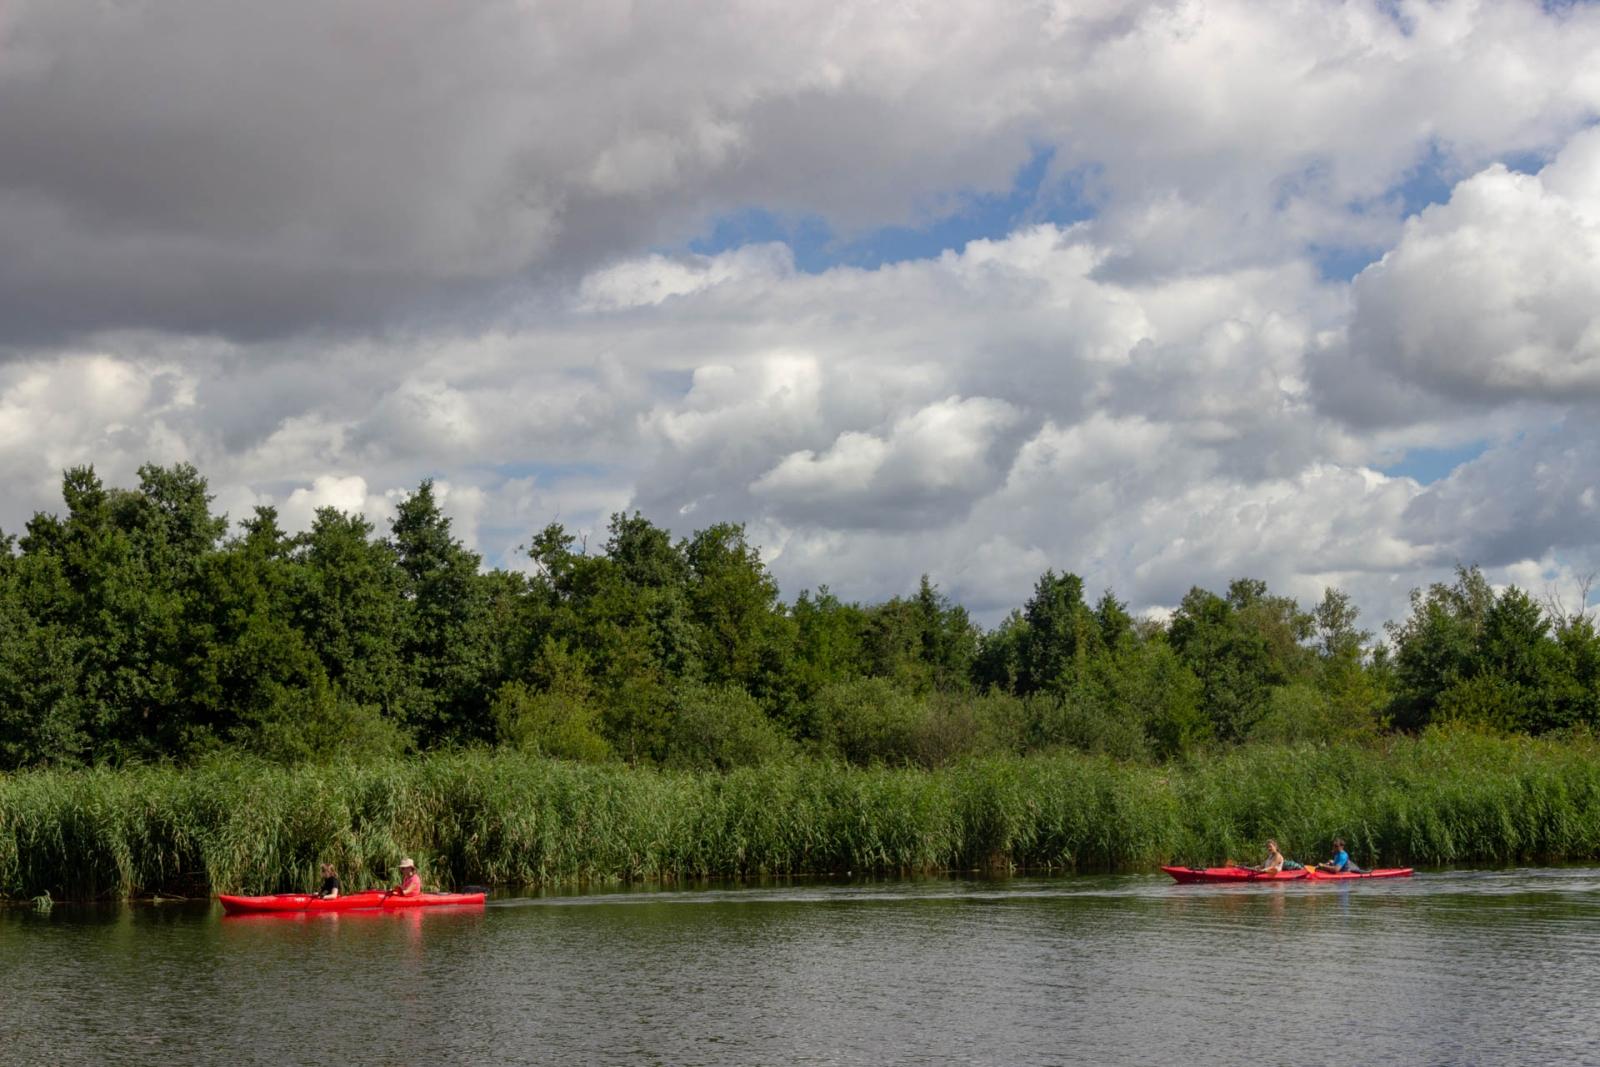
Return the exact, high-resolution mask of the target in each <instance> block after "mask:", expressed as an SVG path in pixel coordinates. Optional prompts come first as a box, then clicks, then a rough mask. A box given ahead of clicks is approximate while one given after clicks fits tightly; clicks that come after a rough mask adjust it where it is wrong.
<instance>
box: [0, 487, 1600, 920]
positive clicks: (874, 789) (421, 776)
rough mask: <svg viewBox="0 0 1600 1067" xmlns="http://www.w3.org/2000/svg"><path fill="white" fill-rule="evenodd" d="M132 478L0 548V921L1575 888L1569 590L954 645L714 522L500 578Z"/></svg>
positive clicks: (1031, 600)
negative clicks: (1048, 892)
mask: <svg viewBox="0 0 1600 1067" xmlns="http://www.w3.org/2000/svg"><path fill="white" fill-rule="evenodd" d="M138 473H139V478H138V485H137V487H135V488H117V487H109V486H107V485H105V484H104V483H103V482H102V481H101V479H100V477H99V476H98V475H97V474H96V473H95V471H94V469H93V468H92V467H76V468H73V469H71V470H68V471H66V472H65V473H64V475H63V478H62V500H63V503H64V505H65V507H64V509H63V511H62V512H61V513H60V514H51V513H45V512H39V513H36V514H35V515H34V516H33V517H32V518H31V519H30V520H29V521H28V522H27V524H26V528H25V530H24V532H23V533H22V534H21V535H20V536H15V535H12V534H8V533H5V532H0V897H6V898H33V897H38V898H43V897H44V894H46V893H48V894H49V899H52V900H53V899H91V898H101V897H121V898H127V897H129V896H133V895H137V894H149V893H173V894H180V895H200V894H210V893H212V892H215V891H219V890H221V891H230V890H243V891H249V892H261V891H267V890H275V889H298V888H304V887H305V886H308V885H311V884H313V877H312V875H313V871H314V867H315V865H316V863H318V862H319V861H322V860H327V861H331V862H333V863H336V864H338V866H339V868H340V872H341V874H342V876H343V877H344V878H345V879H346V881H347V884H350V885H352V886H360V885H370V884H374V883H376V882H379V881H381V880H383V879H384V878H385V877H386V876H387V875H388V874H389V873H390V872H389V870H388V866H387V865H390V864H393V863H394V862H396V861H397V860H398V859H399V858H400V857H401V856H403V855H413V856H416V857H417V858H418V859H419V860H420V861H422V862H423V864H424V873H425V874H426V875H427V877H428V878H429V880H430V881H431V882H433V883H434V884H441V885H461V884H466V883H489V884H493V885H503V886H514V885H537V884H560V883H571V882H579V881H586V880H589V881H624V882H626V881H638V880H646V879H692V878H700V877H729V876H732V877H739V876H745V875H761V874H770V875H790V874H835V873H844V872H855V873H857V874H867V873H885V872H921V871H929V872H932V871H951V870H974V869H998V870H1007V869H1037V870H1137V869H1143V868H1148V867H1153V866H1155V865H1157V864H1159V863H1162V862H1170V861H1177V862H1184V863H1212V862H1217V861H1221V860H1225V859H1239V860H1244V859H1252V858H1255V857H1256V856H1257V854H1258V850H1259V848H1260V845H1261V842H1262V840H1264V838H1265V837H1267V836H1269V835H1270V836H1274V837H1276V838H1277V839H1278V840H1279V841H1280V842H1281V843H1282V844H1283V845H1284V846H1285V847H1286V848H1287V849H1288V850H1289V851H1288V854H1289V855H1291V856H1293V857H1295V858H1301V859H1309V858H1312V857H1313V856H1315V855H1316V854H1318V853H1321V852H1322V851H1323V850H1324V849H1325V848H1326V846H1327V844H1328V842H1329V841H1330V840H1331V838H1332V837H1333V836H1334V835H1336V834H1337V835H1340V836H1343V837H1344V838H1345V840H1346V841H1348V842H1349V843H1350V844H1351V846H1352V852H1353V854H1354V855H1355V856H1356V858H1357V860H1358V862H1361V863H1363V864H1364V865H1375V864H1379V863H1385V864H1387V863H1399V864H1403V865H1422V866H1435V865H1448V864H1456V863H1476V862H1490V863H1504V862H1510V861H1513V860H1519V859H1527V858H1540V859H1592V858H1594V857H1595V856H1597V855H1600V802H1597V801H1600V784H1597V783H1600V770H1597V769H1596V768H1597V767H1600V759H1596V755H1597V746H1596V742H1595V740H1594V738H1595V732H1596V731H1597V730H1600V631H1597V629H1596V626H1595V620H1594V617H1593V612H1592V611H1591V609H1590V608H1589V606H1588V604H1589V591H1590V590H1589V587H1588V586H1587V584H1583V583H1580V587H1579V588H1578V589H1577V590H1576V592H1577V597H1576V599H1575V600H1573V601H1572V606H1571V607H1569V606H1567V605H1566V604H1564V603H1563V602H1562V600H1561V599H1560V596H1559V595H1558V594H1557V593H1555V592H1553V591H1552V592H1550V593H1548V594H1547V595H1546V597H1545V599H1544V600H1543V601H1542V602H1541V601H1537V600H1535V599H1534V598H1533V597H1531V596H1530V595H1529V594H1527V593H1525V592H1523V591H1522V590H1519V589H1517V588H1515V587H1509V588H1505V589H1496V588H1494V587H1492V586H1491V585H1490V584H1489V582H1488V581H1487V580H1486V579H1485V577H1484V575H1483V574H1482V573H1481V572H1480V571H1479V570H1478V569H1477V568H1476V567H1465V566H1464V567H1460V568H1458V569H1457V572H1456V574H1455V577H1454V581H1453V582H1449V583H1438V584H1435V585H1432V586H1430V587H1429V588H1427V589H1426V590H1423V589H1417V590H1413V591H1412V594H1411V604H1410V613H1409V616H1408V617H1407V618H1406V619H1405V620H1403V621H1401V622H1397V623H1394V624H1390V625H1388V626H1386V627H1385V634H1384V638H1383V639H1381V640H1375V639H1374V635H1373V634H1372V633H1370V632H1368V631H1366V630H1362V629H1360V628H1359V627H1358V626H1357V619H1358V616H1359V611H1358V609H1357V607H1356V605H1355V604H1354V603H1353V602H1352V600H1351V599H1350V597H1349V596H1348V595H1347V594H1345V593H1344V592H1341V591H1340V590H1338V589H1335V588H1326V589H1323V590H1321V593H1322V596H1321V600H1320V601H1318V602H1316V603H1315V605H1314V606H1311V607H1309V608H1307V607H1305V606H1302V604H1301V603H1300V602H1299V601H1297V600H1296V599H1294V598H1293V597H1291V596H1286V595H1283V593H1282V592H1275V591H1272V590H1269V588H1268V586H1267V583H1266V582H1265V581H1262V580H1260V579H1255V578H1244V577H1241V578H1236V579H1234V580H1233V581H1231V582H1230V583H1229V584H1228V585H1227V587H1226V589H1225V590H1224V591H1222V592H1213V591H1211V590H1208V589H1204V588H1201V587H1199V586H1194V587H1192V588H1190V589H1189V590H1188V592H1187V593H1184V594H1182V595H1181V597H1180V595H1179V589H1181V586H1174V587H1171V588H1167V589H1165V591H1162V590H1156V591H1154V592H1152V593H1151V594H1150V595H1155V596H1162V597H1169V598H1170V599H1173V600H1176V601H1177V603H1176V607H1175V608H1174V609H1173V610H1172V611H1171V612H1170V613H1160V614H1152V615H1150V616H1148V617H1144V618H1138V617H1135V615H1134V614H1133V613H1131V612H1130V611H1129V610H1128V606H1127V604H1125V603H1124V602H1122V601H1120V600H1118V599H1117V597H1116V596H1115V595H1114V593H1113V592H1112V591H1111V590H1105V591H1104V592H1103V593H1101V595H1100V596H1099V597H1098V599H1094V598H1092V596H1091V595H1090V591H1089V590H1087V589H1086V588H1085V584H1084V581H1083V579H1082V578H1080V577H1079V576H1077V575H1075V574H1071V573H1068V572H1065V571H1061V572H1058V571H1056V570H1054V569H1050V570H1046V571H1045V572H1044V573H1043V574H1042V575H1040V576H1039V578H1038V581H1037V582H1036V583H1035V584H1034V587H1033V589H1032V593H1031V595H1030V596H1029V597H1028V599H1027V600H1026V602H1025V603H1024V604H1022V605H1021V606H1020V607H1019V608H1017V609H1015V610H1013V611H1011V612H1010V614H1009V615H1007V616H1006V617H1005V618H1004V619H1002V620H1001V621H1000V622H999V623H998V624H996V625H995V626H994V627H993V628H992V629H985V628H983V627H980V626H979V625H977V624H976V623H975V622H973V620H972V618H971V617H970V616H969V615H968V613H967V610H966V608H965V607H963V606H962V605H961V604H958V603H956V602H954V601H952V600H951V599H950V597H948V596H947V595H945V594H944V593H943V592H941V591H940V590H939V587H938V586H937V585H936V584H935V583H934V582H933V581H931V580H930V579H929V577H928V576H926V575H924V576H923V577H922V579H921V582H920V584H919V585H918V587H917V588H916V590H915V592H910V593H908V594H907V595H902V596H894V597H891V598H890V599H888V600H885V601H882V602H879V603H859V602H850V601H844V600H841V599H840V598H839V597H837V596H836V595H834V594H833V593H831V592H829V590H828V589H827V587H826V586H820V587H819V588H817V589H815V590H802V591H801V592H800V593H799V594H798V595H797V596H795V597H794V598H793V599H792V600H785V599H783V598H782V597H781V596H780V594H779V589H778V585H777V582H776V580H775V579H774V578H773V576H772V574H771V573H770V571H769V570H768V569H767V566H766V564H765V563H764V561H763V560H762V558H761V553H760V551H759V550H758V548H757V547H756V546H755V545H753V544H751V543H750V541H749V540H748V539H747V537H746V533H745V530H744V528H743V527H742V526H740V525H738V524H735V523H725V522H724V523H714V524H713V525H710V526H708V527H706V528H704V529H701V530H696V531H694V532H693V533H692V534H691V535H690V536H688V537H684V538H681V539H674V537H673V535H672V533H671V532H670V531H668V530H666V529H663V528H662V527H659V526H657V525H655V524H654V523H652V522H651V521H650V520H649V519H647V518H645V517H644V516H642V515H640V514H638V513H635V514H633V515H631V516H630V515H627V514H616V515H613V516H611V520H610V523H609V525H608V526H607V527H606V529H605V531H604V533H603V541H602V535H601V534H600V532H599V531H595V532H594V533H593V535H592V536H593V537H594V541H595V542H596V543H595V544H593V545H591V544H590V540H589V539H590V537H591V534H590V533H584V532H571V531H568V530H567V529H565V528H563V527H562V526H561V525H559V524H551V525H549V526H546V527H545V528H544V529H543V530H540V531H538V532H537V533H534V534H533V535H532V536H531V537H530V543H529V545H528V546H527V549H526V552H527V558H526V560H525V561H523V564H522V568H521V569H519V568H507V569H497V568H486V567H485V566H484V561H483V559H482V558H481V557H480V556H479V555H478V554H477V553H475V552H473V551H471V550H470V549H469V548H467V547H466V546H465V545H464V544H463V543H462V541H461V540H460V539H459V538H457V537H456V536H455V534H454V533H453V531H452V529H451V523H450V519H449V518H448V517H447V516H446V515H445V513H444V511H443V509H442V507H441V504H442V503H443V496H444V491H443V490H441V492H440V493H439V494H437V495H436V494H435V491H434V486H433V485H432V483H431V482H427V481H424V482H423V483H422V484H421V485H420V486H419V487H418V488H417V490H416V491H415V492H414V493H412V494H410V495H408V496H405V497H403V498H399V499H398V500H397V501H396V502H395V504H394V508H393V516H392V518H391V519H390V521H389V522H388V524H387V525H388V530H387V532H386V533H383V534H380V533H379V532H378V530H377V529H376V528H375V526H374V525H373V523H371V522H369V521H368V520H367V519H366V517H365V516H363V515H360V514H352V513H349V512H344V511H340V510H337V509H335V508H322V509H320V510H319V511H317V513H316V516H315V519H314V521H313V522H312V523H311V526H310V528H309V529H308V530H306V531H304V532H302V533H289V532H287V531H285V530H284V529H283V528H282V527H281V526H280V525H279V522H278V516H277V513H276V512H275V511H274V510H273V509H272V508H270V507H261V508H257V509H255V512H254V514H253V515H252V516H251V517H248V518H245V519H243V520H240V521H238V522H234V523H230V521H229V519H228V517H227V516H223V515H218V514H215V513H213V511H212V508H211V503H212V498H211V496H210V494H209V493H208V491H207V485H206V480H205V479H204V478H203V477H202V476H201V475H200V473H199V471H197V470H196V469H195V468H194V467H193V466H190V465H188V464H177V465H174V466H171V467H162V466H159V465H155V464H147V465H146V466H144V467H142V468H140V470H139V472H138ZM972 581H976V579H969V582H972ZM964 592H965V593H966V594H967V595H969V596H971V597H973V598H977V599H981V600H983V601H984V602H985V603H989V604H993V603H994V602H995V597H994V595H993V594H994V591H993V590H986V589H984V588H981V586H974V587H971V588H968V589H966V590H965V591H964ZM1302 592H1304V593H1309V592H1312V590H1302Z"/></svg>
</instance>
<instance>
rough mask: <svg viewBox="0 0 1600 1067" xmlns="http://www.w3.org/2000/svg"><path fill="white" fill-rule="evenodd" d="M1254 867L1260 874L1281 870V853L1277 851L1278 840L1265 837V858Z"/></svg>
mask: <svg viewBox="0 0 1600 1067" xmlns="http://www.w3.org/2000/svg"><path fill="white" fill-rule="evenodd" d="M1254 869H1255V870H1258V871H1260V872H1261V873H1262V874H1277V873H1278V872H1279V871H1281V870H1283V853H1282V852H1279V851H1278V842H1276V841H1274V840H1273V839H1272V838H1270V837H1269V838H1267V858H1266V859H1265V860H1263V861H1262V863H1261V865H1260V866H1259V867H1256V868H1254Z"/></svg>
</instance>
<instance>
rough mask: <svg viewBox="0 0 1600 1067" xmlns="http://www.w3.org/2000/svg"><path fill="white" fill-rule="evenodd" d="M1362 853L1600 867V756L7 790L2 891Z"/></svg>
mask: <svg viewBox="0 0 1600 1067" xmlns="http://www.w3.org/2000/svg"><path fill="white" fill-rule="evenodd" d="M1268 836H1274V837H1276V838H1277V839H1278V840H1279V841H1280V842H1281V843H1282V844H1283V846H1284V848H1285V851H1286V852H1287V853H1288V854H1289V855H1291V856H1294V857H1297V858H1301V859H1306V860H1310V859H1314V858H1316V856H1317V855H1319V854H1320V853H1321V852H1322V851H1323V850H1325V849H1326V848H1327V847H1328V844H1329V842H1330V840H1331V839H1332V838H1333V837H1334V836H1342V837H1344V838H1345V840H1346V841H1347V842H1349V844H1350V846H1351V852H1352V854H1353V855H1355V856H1356V858H1357V859H1358V860H1360V861H1362V862H1365V863H1369V864H1372V863H1385V864H1388V863H1412V864H1421V865H1447V864H1460V863H1483V862H1488V863H1505V862H1514V861H1519V860H1528V859H1556V860H1562V859H1567V860H1571V859H1591V858H1594V857H1596V856H1600V748H1597V746H1596V745H1595V744H1594V743H1593V742H1587V741H1572V742H1557V741H1549V740H1531V739H1527V738H1510V739H1507V738H1496V737H1489V736H1484V735H1480V734H1472V733H1438V734H1430V735H1426V736H1424V737H1422V738H1396V739H1390V740H1388V741H1386V742H1384V743H1383V744H1380V745H1375V746H1357V745H1350V746H1337V747H1312V746H1302V747H1279V746H1247V747H1243V748H1239V749H1234V750H1232V751H1228V752H1224V753H1220V754H1216V755H1212V756H1210V757H1208V758H1206V759H1203V760H1201V759H1195V760H1193V761H1191V762H1185V763H1178V764H1172V765H1167V766H1158V767H1152V766H1148V765H1143V764H1123V763H1117V762H1114V761H1113V760H1111V759H1109V758H1106V757H1103V756H1086V755H1082V754H1077V753H1070V752H1063V753H1058V754H1053V755H1043V756H1034V757H1029V758H1010V757H991V758H985V759H976V760H971V761H968V762H965V763H960V764H956V765H953V766H950V767H946V768H942V769H939V770H932V771H927V770H915V769H908V768H887V767H879V768H871V769H863V768H858V767H851V766H848V765H845V764H840V763H831V762H794V763H778V764H769V765H765V766H761V767H749V768H742V769H739V770H735V771H730V772H727V773H711V772H705V773H697V772H675V771H652V770H642V769H630V768H627V767H623V766H620V765H601V766H596V765H591V764H579V763H568V762H562V761H554V760H545V759H540V758H537V757H531V756H527V755H523V754H520V753H513V752H485V751H469V752H458V753H441V754H435V755H430V756H424V757H420V758H417V759H412V760H383V761H376V762H369V763H335V764H330V765H325V766H320V765H307V766H298V767H281V766H276V765H269V764H261V763H256V762H251V761H246V760H241V759H219V760H216V761H214V762H209V763H206V764H203V765H200V766H197V767H192V768H188V769H178V768H170V767H142V768H130V769H125V770H106V769H94V770H85V771H35V772H28V773H22V774H13V775H4V776H0V895H4V896H6V897H10V898H13V899H26V898H31V897H34V896H37V895H39V894H42V893H45V892H48V893H50V894H51V895H52V896H53V897H54V898H56V899H86V898H93V897H127V896H134V895H139V894H145V893H152V892H166V893H188V894H193V895H199V894H204V893H210V892H231V891H248V892H269V891H277V890H285V889H293V888H304V887H305V886H308V885H311V884H313V883H314V881H315V877H316V866H317V864H318V863H320V862H323V861H327V862H332V863H334V864H336V865H337V866H338V867H339V869H340V871H341V874H342V875H343V876H344V878H345V880H346V882H347V884H350V885H355V886H359V885H369V884H382V883H384V882H385V881H386V880H388V879H390V878H392V876H393V872H394V869H395V865H396V864H397V863H398V861H399V859H400V858H401V857H402V856H403V855H412V856H415V857H416V858H417V859H418V860H419V862H420V863H421V865H422V868H423V871H424V874H425V876H426V877H427V879H428V880H430V881H432V882H434V883H437V884H443V885H459V884H464V883H472V882H480V883H489V884H497V885H530V884H536V883H545V884H551V883H564V882H578V881H585V880H638V879H675V878H698V877H708V876H742V875H754V874H831V873H844V872H854V873H874V872H877V873H882V872H917V871H941V870H974V869H991V870H992V869H1016V868H1029V869H1055V870H1127V869H1148V868H1149V867H1151V866H1153V865H1154V864H1157V863H1162V862H1169V861H1177V862H1182V863H1212V862H1217V861H1221V860H1224V859H1244V858H1246V857H1248V856H1253V855H1255V854H1256V853H1257V852H1258V851H1259V849H1260V843H1261V841H1262V840H1263V839H1264V838H1266V837H1268Z"/></svg>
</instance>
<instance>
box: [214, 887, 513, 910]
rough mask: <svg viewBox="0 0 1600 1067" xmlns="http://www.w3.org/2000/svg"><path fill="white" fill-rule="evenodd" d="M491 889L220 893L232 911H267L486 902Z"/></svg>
mask: <svg viewBox="0 0 1600 1067" xmlns="http://www.w3.org/2000/svg"><path fill="white" fill-rule="evenodd" d="M486 896H488V894H487V893H420V894H418V895H416V896H411V897H402V896H396V895H395V894H393V893H385V892H383V891H382V890H378V889H372V890H366V891H363V892H360V893H347V894H345V895H344V896H342V897H334V898H333V899H331V900H329V899H326V898H323V897H318V896H313V895H312V894H309V893H275V894H273V895H272V896H266V897H240V896H230V895H228V894H227V893H223V894H220V895H219V897H218V899H220V900H221V901H222V910H223V911H225V912H227V913H228V914H229V915H243V914H246V913H248V912H267V911H374V910H378V909H382V910H384V911H395V910H400V909H402V908H436V907H439V906H441V905H449V904H456V905H459V904H482V903H483V901H484V898H485V897H486Z"/></svg>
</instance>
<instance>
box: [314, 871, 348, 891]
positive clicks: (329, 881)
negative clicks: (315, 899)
mask: <svg viewBox="0 0 1600 1067" xmlns="http://www.w3.org/2000/svg"><path fill="white" fill-rule="evenodd" d="M342 892H344V890H343V888H342V887H341V886H340V885H339V876H338V875H337V874H330V875H328V877H326V878H324V879H323V880H322V888H321V889H319V890H317V896H319V897H325V896H327V895H328V894H329V893H342Z"/></svg>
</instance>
